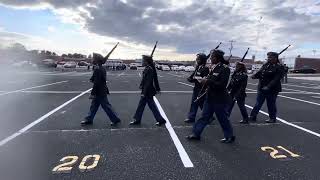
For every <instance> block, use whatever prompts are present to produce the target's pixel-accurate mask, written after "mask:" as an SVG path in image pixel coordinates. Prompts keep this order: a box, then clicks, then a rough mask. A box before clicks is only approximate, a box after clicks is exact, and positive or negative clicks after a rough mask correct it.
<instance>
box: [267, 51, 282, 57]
mask: <svg viewBox="0 0 320 180" xmlns="http://www.w3.org/2000/svg"><path fill="white" fill-rule="evenodd" d="M267 56H276V57H278V56H279V54H278V53H277V52H268V53H267Z"/></svg>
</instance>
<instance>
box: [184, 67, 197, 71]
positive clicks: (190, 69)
mask: <svg viewBox="0 0 320 180" xmlns="http://www.w3.org/2000/svg"><path fill="white" fill-rule="evenodd" d="M184 71H186V72H193V71H195V68H194V67H193V66H187V67H186V68H184Z"/></svg>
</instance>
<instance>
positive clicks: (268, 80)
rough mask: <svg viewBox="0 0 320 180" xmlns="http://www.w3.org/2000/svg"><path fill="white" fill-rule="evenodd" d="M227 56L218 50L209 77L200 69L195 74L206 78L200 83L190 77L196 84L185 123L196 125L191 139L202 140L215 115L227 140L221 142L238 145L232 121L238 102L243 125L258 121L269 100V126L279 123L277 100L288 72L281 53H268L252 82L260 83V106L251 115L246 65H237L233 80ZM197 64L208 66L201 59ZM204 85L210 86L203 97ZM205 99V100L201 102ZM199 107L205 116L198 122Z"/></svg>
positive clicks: (238, 63) (212, 52) (258, 94)
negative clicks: (248, 107)
mask: <svg viewBox="0 0 320 180" xmlns="http://www.w3.org/2000/svg"><path fill="white" fill-rule="evenodd" d="M223 55H224V52H223V51H221V50H218V49H215V50H213V51H211V53H210V61H211V65H210V66H209V67H210V68H209V72H208V73H207V74H208V75H207V76H206V75H202V76H201V73H197V69H196V70H195V74H198V75H199V76H201V77H205V78H203V79H201V78H198V79H200V80H199V81H198V80H197V81H195V80H194V79H195V78H194V77H195V75H194V74H192V76H190V77H189V78H188V81H189V82H193V83H195V86H194V90H193V95H192V101H191V107H190V112H189V113H188V118H187V119H186V120H185V122H195V124H194V125H193V129H192V134H190V135H188V136H187V137H186V138H187V139H189V140H200V139H201V134H202V132H203V130H204V128H205V127H206V126H207V125H208V124H210V119H211V118H212V116H213V114H215V115H216V118H217V120H218V121H219V124H220V126H221V128H222V130H223V134H224V138H223V139H221V142H222V143H232V142H234V141H235V135H234V133H233V128H232V125H231V123H230V120H229V118H230V116H231V112H232V109H233V107H234V104H235V102H237V104H238V106H239V109H240V112H241V115H242V120H241V121H240V123H241V124H249V122H256V119H257V115H258V112H259V111H260V109H261V107H262V105H263V103H264V101H265V100H266V101H267V107H268V112H269V119H268V120H266V123H275V122H276V117H277V107H276V99H277V96H278V94H279V92H281V79H282V77H283V75H284V73H285V72H284V71H285V68H284V67H283V66H282V65H281V64H280V62H279V59H278V57H279V53H276V52H268V53H267V56H268V59H267V63H265V64H264V65H263V66H262V67H261V69H260V70H259V71H258V72H257V73H255V74H254V75H253V76H252V79H258V80H259V85H258V91H257V92H258V93H257V99H256V104H255V106H254V107H253V109H252V111H251V113H250V116H249V115H248V112H247V109H246V107H245V98H246V87H247V82H248V75H247V69H246V66H245V64H244V63H243V62H237V63H236V68H235V71H234V72H233V74H232V75H231V79H230V81H229V77H230V69H229V67H228V64H229V62H227V61H226V60H225V59H224V56H223ZM199 56H200V55H199V54H198V55H197V59H199ZM203 57H204V56H203ZM197 65H198V66H199V67H201V66H205V64H199V61H198V60H197ZM191 78H192V79H191ZM228 82H229V83H228ZM200 86H202V87H205V86H206V92H205V93H203V94H200V93H201V92H200V91H199V87H200ZM201 97H202V99H200V100H199V98H201ZM198 107H201V109H202V113H201V117H200V118H199V119H198V120H197V121H195V117H196V113H197V109H198Z"/></svg>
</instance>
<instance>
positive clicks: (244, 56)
mask: <svg viewBox="0 0 320 180" xmlns="http://www.w3.org/2000/svg"><path fill="white" fill-rule="evenodd" d="M249 49H250V48H248V49H247V51H246V53H245V54H244V55H243V57H242V59H241V61H240V62H243V60H244V58H246V56H247V54H248V51H249Z"/></svg>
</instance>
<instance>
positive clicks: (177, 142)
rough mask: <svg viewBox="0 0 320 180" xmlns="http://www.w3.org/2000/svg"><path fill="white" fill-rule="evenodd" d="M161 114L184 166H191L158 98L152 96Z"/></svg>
mask: <svg viewBox="0 0 320 180" xmlns="http://www.w3.org/2000/svg"><path fill="white" fill-rule="evenodd" d="M153 99H154V101H155V103H156V105H157V107H158V109H159V111H160V114H161V116H162V117H163V118H164V119H165V120H166V121H167V123H166V128H167V130H168V131H169V134H170V136H171V139H172V141H173V143H174V145H175V146H176V148H177V150H178V153H179V155H180V158H181V161H182V163H183V165H184V167H185V168H192V167H193V163H192V162H191V160H190V158H189V155H188V154H187V152H186V150H185V149H184V147H183V146H182V144H181V142H180V140H179V138H178V136H177V134H176V133H175V132H174V129H173V128H172V126H171V123H170V121H169V119H168V117H167V115H166V114H165V112H164V110H163V109H162V107H161V105H160V103H159V101H158V99H157V98H156V97H155V96H154V97H153Z"/></svg>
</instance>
